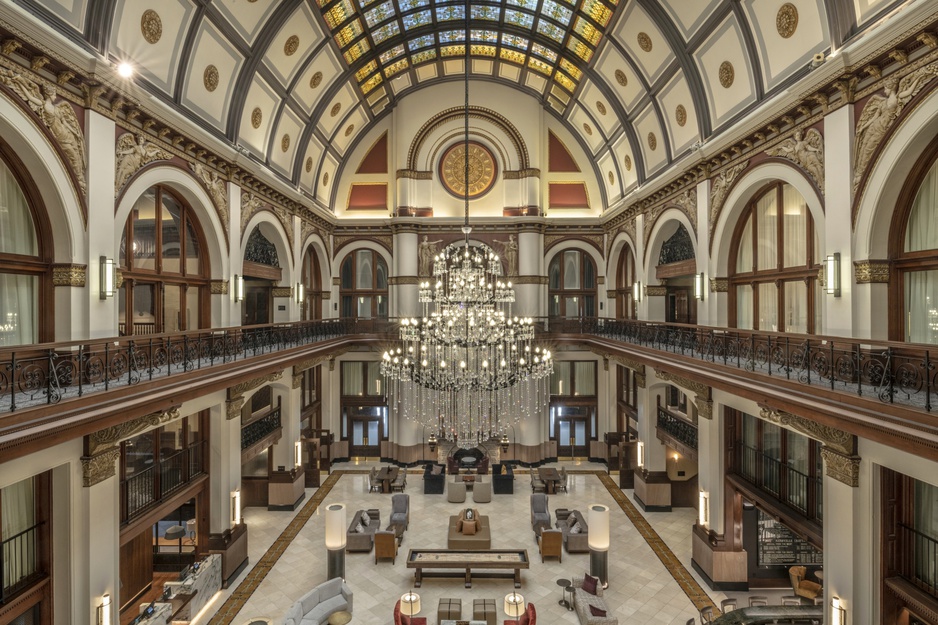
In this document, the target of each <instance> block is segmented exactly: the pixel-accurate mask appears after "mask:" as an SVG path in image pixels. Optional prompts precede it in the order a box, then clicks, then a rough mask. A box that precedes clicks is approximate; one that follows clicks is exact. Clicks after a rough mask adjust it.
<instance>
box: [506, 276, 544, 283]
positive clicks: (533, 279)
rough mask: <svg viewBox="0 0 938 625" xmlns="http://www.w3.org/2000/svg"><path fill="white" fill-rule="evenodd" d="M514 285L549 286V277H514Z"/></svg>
mask: <svg viewBox="0 0 938 625" xmlns="http://www.w3.org/2000/svg"><path fill="white" fill-rule="evenodd" d="M511 283H512V284H547V276H512V278H511Z"/></svg>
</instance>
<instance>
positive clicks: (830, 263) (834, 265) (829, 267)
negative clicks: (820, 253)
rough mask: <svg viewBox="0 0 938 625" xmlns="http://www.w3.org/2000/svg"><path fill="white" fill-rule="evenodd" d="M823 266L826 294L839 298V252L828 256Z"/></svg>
mask: <svg viewBox="0 0 938 625" xmlns="http://www.w3.org/2000/svg"><path fill="white" fill-rule="evenodd" d="M824 264H825V268H824V269H825V272H824V274H825V275H824V277H825V278H826V284H825V289H827V294H828V295H833V296H834V297H840V252H834V253H833V254H828V255H827V260H826V261H825V263H824Z"/></svg>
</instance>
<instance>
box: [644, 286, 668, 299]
mask: <svg viewBox="0 0 938 625" xmlns="http://www.w3.org/2000/svg"><path fill="white" fill-rule="evenodd" d="M667 294H668V287H666V286H653V285H648V286H646V287H645V295H646V296H648V297H664V296H665V295H667Z"/></svg>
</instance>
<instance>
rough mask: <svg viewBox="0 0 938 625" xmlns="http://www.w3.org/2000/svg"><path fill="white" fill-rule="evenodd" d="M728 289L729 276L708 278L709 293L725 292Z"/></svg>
mask: <svg viewBox="0 0 938 625" xmlns="http://www.w3.org/2000/svg"><path fill="white" fill-rule="evenodd" d="M729 290H730V281H729V278H710V292H711V293H727V292H729Z"/></svg>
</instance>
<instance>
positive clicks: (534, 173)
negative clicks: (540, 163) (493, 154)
mask: <svg viewBox="0 0 938 625" xmlns="http://www.w3.org/2000/svg"><path fill="white" fill-rule="evenodd" d="M540 177H541V170H540V169H537V168H536V167H529V168H527V169H510V170H506V171H504V172H503V173H502V178H504V179H505V180H521V179H522V178H540Z"/></svg>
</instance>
